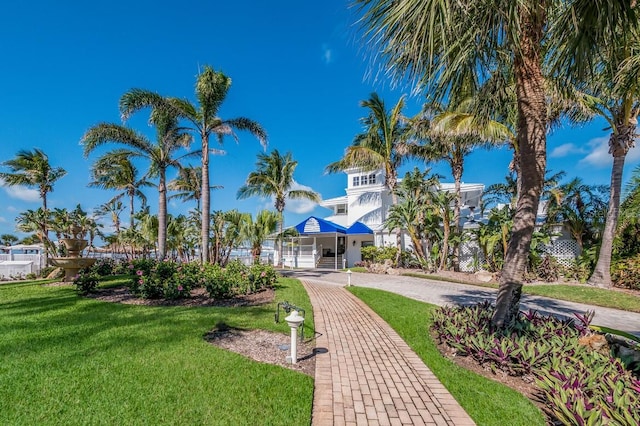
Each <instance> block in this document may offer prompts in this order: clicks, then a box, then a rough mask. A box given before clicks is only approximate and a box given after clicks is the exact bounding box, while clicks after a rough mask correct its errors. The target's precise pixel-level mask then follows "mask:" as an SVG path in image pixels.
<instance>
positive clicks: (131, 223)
mask: <svg viewBox="0 0 640 426" xmlns="http://www.w3.org/2000/svg"><path fill="white" fill-rule="evenodd" d="M135 195H136V194H135V192H133V191H131V192H129V228H131V229H133V216H134V214H135V211H134V207H133V198H134V197H135Z"/></svg>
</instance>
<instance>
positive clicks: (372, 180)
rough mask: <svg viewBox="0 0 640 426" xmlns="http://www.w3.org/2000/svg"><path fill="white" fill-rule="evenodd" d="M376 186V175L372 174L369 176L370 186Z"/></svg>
mask: <svg viewBox="0 0 640 426" xmlns="http://www.w3.org/2000/svg"><path fill="white" fill-rule="evenodd" d="M375 184H376V175H375V174H370V175H369V185H375Z"/></svg>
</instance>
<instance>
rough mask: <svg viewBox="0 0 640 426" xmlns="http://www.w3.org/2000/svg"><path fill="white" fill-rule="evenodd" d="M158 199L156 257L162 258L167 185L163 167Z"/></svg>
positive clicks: (165, 226)
mask: <svg viewBox="0 0 640 426" xmlns="http://www.w3.org/2000/svg"><path fill="white" fill-rule="evenodd" d="M158 199H159V203H158V259H159V260H164V258H165V256H166V249H167V185H166V171H165V170H164V169H163V170H160V181H159V182H158Z"/></svg>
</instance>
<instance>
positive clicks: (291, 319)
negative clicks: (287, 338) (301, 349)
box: [284, 311, 304, 364]
mask: <svg viewBox="0 0 640 426" xmlns="http://www.w3.org/2000/svg"><path fill="white" fill-rule="evenodd" d="M284 320H285V321H286V322H287V324H289V327H291V364H295V363H296V362H298V341H297V334H298V327H300V325H301V324H302V323H303V322H304V317H301V316H300V314H298V311H291V315H289V316H288V317H286V318H285V319H284Z"/></svg>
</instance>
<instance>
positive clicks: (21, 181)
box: [0, 148, 67, 262]
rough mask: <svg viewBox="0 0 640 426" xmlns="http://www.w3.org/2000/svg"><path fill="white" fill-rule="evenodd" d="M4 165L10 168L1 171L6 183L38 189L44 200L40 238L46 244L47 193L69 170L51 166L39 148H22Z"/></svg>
mask: <svg viewBox="0 0 640 426" xmlns="http://www.w3.org/2000/svg"><path fill="white" fill-rule="evenodd" d="M2 166H3V167H6V168H8V169H9V171H8V172H0V180H2V181H4V183H5V184H6V185H9V186H16V185H22V186H27V187H35V188H37V189H38V194H39V196H40V199H41V200H42V209H43V218H44V220H43V221H41V222H40V226H41V229H40V230H39V231H38V238H39V239H40V241H41V242H42V243H44V244H45V245H46V244H47V242H48V240H49V237H48V232H47V194H48V193H49V192H52V191H53V184H54V183H55V182H56V181H57V180H58V179H60V178H61V177H63V176H64V175H66V174H67V171H66V170H65V169H63V168H62V167H53V166H51V164H50V163H49V157H48V156H47V154H45V153H44V151H42V150H40V149H38V148H35V149H34V150H33V151H27V150H20V151H18V153H17V154H16V157H15V158H14V159H12V160H7V161H5V162H3V163H2ZM45 257H46V253H45ZM45 262H46V258H45Z"/></svg>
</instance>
